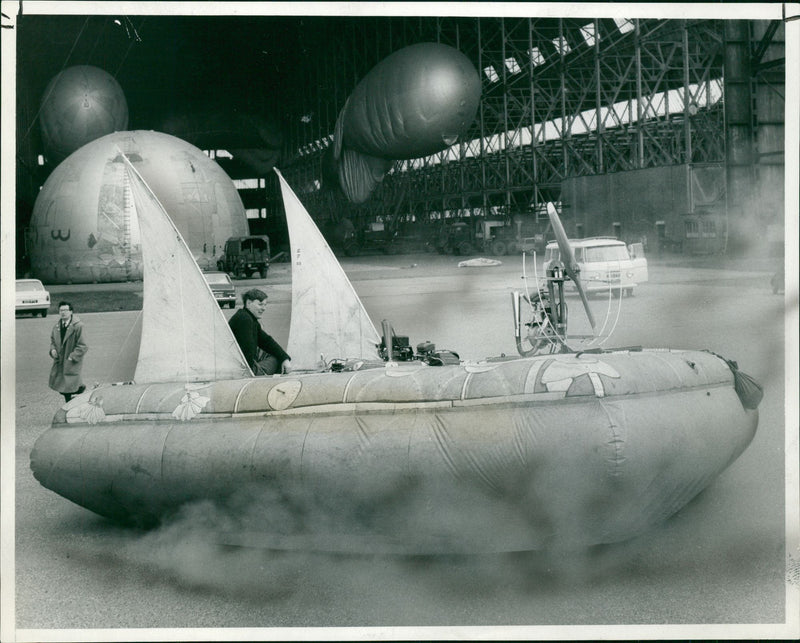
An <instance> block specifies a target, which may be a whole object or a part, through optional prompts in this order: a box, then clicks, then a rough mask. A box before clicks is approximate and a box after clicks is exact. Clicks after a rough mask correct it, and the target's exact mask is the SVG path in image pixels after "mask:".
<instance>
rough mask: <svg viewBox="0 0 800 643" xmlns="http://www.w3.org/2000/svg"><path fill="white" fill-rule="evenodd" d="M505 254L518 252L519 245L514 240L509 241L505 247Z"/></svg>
mask: <svg viewBox="0 0 800 643" xmlns="http://www.w3.org/2000/svg"><path fill="white" fill-rule="evenodd" d="M506 254H507V255H516V254H519V246H518V245H517V242H516V241H510V242H509V244H508V247H507V248H506Z"/></svg>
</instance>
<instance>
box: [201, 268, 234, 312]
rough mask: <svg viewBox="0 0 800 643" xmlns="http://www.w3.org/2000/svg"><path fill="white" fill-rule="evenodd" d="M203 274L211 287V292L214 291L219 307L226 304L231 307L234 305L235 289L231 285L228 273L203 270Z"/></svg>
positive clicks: (223, 306)
mask: <svg viewBox="0 0 800 643" xmlns="http://www.w3.org/2000/svg"><path fill="white" fill-rule="evenodd" d="M203 276H204V277H205V278H206V282H207V283H208V285H209V286H210V287H211V292H212V293H214V297H215V299H216V300H217V302H218V303H219V306H220V308H225V305H226V304H227V305H228V306H230V307H231V308H233V307H234V306H236V289H235V288H234V287H233V284H232V283H231V278H230V277H229V276H228V273H225V272H217V271H209V272H204V273H203Z"/></svg>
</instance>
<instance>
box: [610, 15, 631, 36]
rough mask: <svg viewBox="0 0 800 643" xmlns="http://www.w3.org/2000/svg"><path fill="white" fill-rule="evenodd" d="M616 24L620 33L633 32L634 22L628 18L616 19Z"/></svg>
mask: <svg viewBox="0 0 800 643" xmlns="http://www.w3.org/2000/svg"><path fill="white" fill-rule="evenodd" d="M614 22H615V23H616V24H617V29H619V32H620V33H628V32H629V31H633V26H634V25H633V22H632V21H630V20H628V19H627V18H614Z"/></svg>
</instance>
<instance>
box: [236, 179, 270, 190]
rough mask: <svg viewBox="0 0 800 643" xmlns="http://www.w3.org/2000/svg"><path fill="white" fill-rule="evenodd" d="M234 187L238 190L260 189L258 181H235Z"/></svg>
mask: <svg viewBox="0 0 800 643" xmlns="http://www.w3.org/2000/svg"><path fill="white" fill-rule="evenodd" d="M233 185H234V186H235V187H236V189H237V190H253V189H255V188H257V187H259V186H258V179H233ZM262 187H263V186H262Z"/></svg>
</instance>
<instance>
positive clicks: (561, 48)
mask: <svg viewBox="0 0 800 643" xmlns="http://www.w3.org/2000/svg"><path fill="white" fill-rule="evenodd" d="M553 46H554V47H555V48H556V51H557V52H558V53H559V54H560V55H562V56H566V55H567V54H568V53H569V52H570V47H569V43H568V42H567V39H566V38H564V36H559V37H558V38H555V39H554V40H553Z"/></svg>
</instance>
